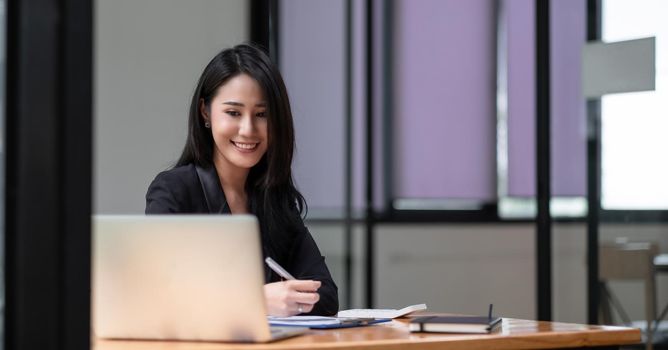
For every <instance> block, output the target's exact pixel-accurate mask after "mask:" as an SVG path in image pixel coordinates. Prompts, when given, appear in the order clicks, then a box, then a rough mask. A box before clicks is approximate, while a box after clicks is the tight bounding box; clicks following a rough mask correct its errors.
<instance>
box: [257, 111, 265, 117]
mask: <svg viewBox="0 0 668 350" xmlns="http://www.w3.org/2000/svg"><path fill="white" fill-rule="evenodd" d="M255 116H256V117H260V118H264V117H265V116H266V112H259V113H257V114H256V115H255Z"/></svg>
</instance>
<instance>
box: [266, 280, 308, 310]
mask: <svg viewBox="0 0 668 350" xmlns="http://www.w3.org/2000/svg"><path fill="white" fill-rule="evenodd" d="M318 288H320V281H310V280H290V281H281V282H273V283H267V284H265V285H264V300H265V303H266V305H267V313H268V314H269V315H271V316H281V317H285V316H293V315H298V314H302V313H308V312H311V310H313V305H315V303H317V302H318V300H320V294H318V292H317V291H318Z"/></svg>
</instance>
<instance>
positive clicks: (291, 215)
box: [176, 44, 307, 259]
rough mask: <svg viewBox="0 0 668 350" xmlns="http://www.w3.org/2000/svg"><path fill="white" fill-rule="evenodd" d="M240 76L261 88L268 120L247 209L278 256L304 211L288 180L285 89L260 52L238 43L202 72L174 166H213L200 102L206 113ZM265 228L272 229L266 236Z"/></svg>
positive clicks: (289, 125) (290, 140)
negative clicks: (266, 138)
mask: <svg viewBox="0 0 668 350" xmlns="http://www.w3.org/2000/svg"><path fill="white" fill-rule="evenodd" d="M240 74H247V75H248V76H250V77H251V78H253V79H255V81H257V83H258V84H259V85H260V87H261V88H262V90H263V92H264V97H265V99H266V101H267V116H268V119H267V123H268V124H267V127H268V136H269V141H268V147H267V152H266V153H265V155H264V156H263V157H262V159H261V160H260V161H259V162H258V164H256V165H255V166H253V167H252V168H251V169H250V171H249V174H248V178H247V179H246V192H247V195H248V202H249V203H248V205H249V209H250V211H251V213H253V214H255V215H257V217H258V219H259V221H260V226H261V228H262V232H263V236H265V237H268V238H269V239H270V242H271V244H272V245H273V246H274V248H278V251H276V252H274V253H276V254H279V255H282V254H281V253H282V252H287V250H288V249H289V247H288V246H286V245H287V244H289V242H291V240H290V239H289V238H290V237H291V236H292V235H294V234H295V233H296V232H298V231H299V230H301V229H302V227H303V226H302V225H303V224H302V222H301V218H300V215H305V213H306V210H307V208H306V201H305V200H304V197H303V196H302V195H301V193H299V191H298V190H297V188H296V187H295V185H294V181H293V179H292V170H291V165H292V155H293V152H294V149H295V136H294V126H293V122H292V112H291V109H290V101H289V99H288V93H287V89H286V88H285V84H284V83H283V78H282V77H281V73H280V72H279V70H278V67H276V65H275V64H274V63H273V62H272V61H271V59H269V56H267V54H266V53H264V51H262V50H261V49H260V48H258V47H256V46H253V45H249V44H241V45H237V46H235V47H233V48H229V49H226V50H223V51H221V52H220V53H218V54H217V55H216V56H215V57H214V58H213V59H212V60H211V62H209V64H208V65H207V66H206V68H204V71H203V72H202V75H201V76H200V78H199V81H198V83H197V87H196V88H195V92H194V93H193V97H192V100H191V102H190V110H189V116H188V138H187V140H186V144H185V147H184V149H183V153H182V154H181V157H180V158H179V160H178V161H177V163H176V166H181V165H187V164H195V165H198V166H201V167H211V166H214V165H213V150H214V147H215V142H214V140H213V135H212V134H211V129H209V128H206V127H205V126H204V118H203V117H202V115H201V113H200V101H204V104H205V107H206V108H207V109H209V108H210V107H211V101H212V100H213V98H214V97H215V96H216V93H217V91H218V88H219V87H220V86H221V85H223V84H225V83H226V82H227V81H228V80H229V79H231V78H233V77H236V76H238V75H240ZM268 228H271V232H272V234H271V236H269V234H268V232H269V229H268ZM285 238H287V239H285ZM277 258H279V259H280V258H282V257H280V256H277Z"/></svg>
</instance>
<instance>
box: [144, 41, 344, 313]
mask: <svg viewBox="0 0 668 350" xmlns="http://www.w3.org/2000/svg"><path fill="white" fill-rule="evenodd" d="M294 144H295V141H294V128H293V123H292V112H291V111H290V102H289V100H288V95H287V91H286V89H285V85H284V83H283V78H282V77H281V74H280V73H279V71H278V68H277V67H276V66H275V65H274V64H273V63H272V62H271V60H270V59H269V57H268V56H267V55H266V54H265V53H264V52H262V51H261V50H259V49H257V48H255V47H253V46H250V45H238V46H236V47H234V48H231V49H227V50H224V51H222V52H220V53H219V54H218V55H216V56H215V57H214V58H213V59H212V60H211V62H209V64H208V65H207V67H206V68H205V69H204V72H203V73H202V75H201V77H200V79H199V82H198V84H197V88H196V89H195V93H194V94H193V97H192V101H191V104H190V111H189V119H188V138H187V140H186V145H185V148H184V150H183V154H182V155H181V158H180V159H179V160H178V162H177V163H176V166H175V167H174V168H173V169H171V170H168V171H165V172H162V173H160V174H158V176H156V178H155V180H153V182H152V183H151V185H150V186H149V188H148V192H147V193H146V214H165V213H212V214H221V213H231V214H241V213H252V214H254V215H256V216H257V217H258V220H259V222H260V229H261V233H262V251H263V254H264V256H265V257H267V256H269V257H272V258H273V259H274V260H276V261H277V262H278V263H279V264H280V265H282V266H283V267H284V268H286V269H287V270H288V271H289V272H290V273H291V274H292V275H293V276H295V277H296V278H297V280H292V281H281V278H280V276H278V275H277V274H276V273H274V272H273V271H271V270H270V269H268V268H267V267H266V266H265V281H266V282H267V283H266V284H265V285H264V292H265V301H266V304H267V310H268V313H269V314H270V315H275V316H288V315H296V314H302V313H304V314H314V315H333V314H335V313H336V312H337V311H338V297H337V288H336V285H335V284H334V281H333V280H332V277H331V276H330V273H329V270H328V269H327V266H326V265H325V261H324V258H323V257H322V255H321V254H320V251H319V250H318V247H317V246H316V244H315V241H314V240H313V238H312V237H311V234H310V233H309V231H308V230H307V229H306V227H305V226H304V223H303V221H302V218H301V214H302V213H303V212H304V211H305V208H306V203H305V201H304V198H303V197H302V195H301V194H300V193H299V191H297V189H296V188H295V186H294V183H293V180H292V174H291V169H290V167H291V163H292V154H293V149H294Z"/></svg>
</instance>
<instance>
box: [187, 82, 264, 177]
mask: <svg viewBox="0 0 668 350" xmlns="http://www.w3.org/2000/svg"><path fill="white" fill-rule="evenodd" d="M200 109H201V114H202V116H203V117H204V119H205V121H208V122H209V123H210V124H211V132H212V134H213V140H214V142H215V149H214V161H215V162H216V164H221V163H220V162H222V164H221V165H223V166H224V169H230V170H232V169H234V168H237V169H246V170H248V169H250V168H251V167H253V166H254V165H255V164H257V163H258V162H259V161H260V159H262V156H263V155H264V154H265V153H266V152H267V146H268V145H267V144H268V141H269V140H268V136H267V115H266V110H267V102H266V100H265V98H264V93H263V91H262V88H261V87H260V85H259V84H258V83H257V81H255V79H253V78H251V77H250V76H248V75H246V74H240V75H237V76H235V77H233V78H231V79H229V80H228V81H227V82H226V83H225V84H223V85H221V86H220V87H219V88H218V92H217V94H216V96H215V97H214V98H213V100H212V101H211V106H210V108H209V109H208V111H207V109H206V107H205V106H204V104H203V103H202V104H201V106H200Z"/></svg>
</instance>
